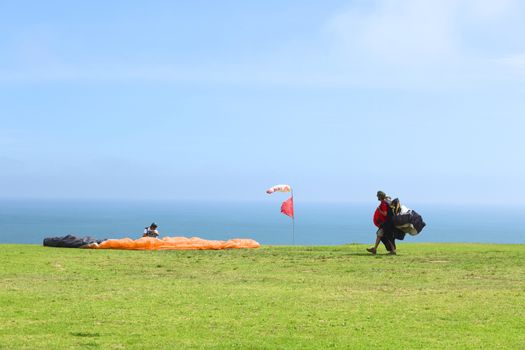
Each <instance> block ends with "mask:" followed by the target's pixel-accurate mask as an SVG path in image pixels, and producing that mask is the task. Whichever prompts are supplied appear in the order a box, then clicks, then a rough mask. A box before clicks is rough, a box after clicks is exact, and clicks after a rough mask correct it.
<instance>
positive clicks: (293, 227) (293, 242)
mask: <svg viewBox="0 0 525 350" xmlns="http://www.w3.org/2000/svg"><path fill="white" fill-rule="evenodd" d="M292 209H293V216H292V244H293V245H295V204H294V202H293V189H292Z"/></svg>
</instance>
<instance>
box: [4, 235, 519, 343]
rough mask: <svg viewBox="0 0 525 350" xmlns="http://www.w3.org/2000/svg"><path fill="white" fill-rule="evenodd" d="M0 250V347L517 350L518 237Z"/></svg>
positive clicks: (6, 248)
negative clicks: (392, 245)
mask: <svg viewBox="0 0 525 350" xmlns="http://www.w3.org/2000/svg"><path fill="white" fill-rule="evenodd" d="M364 248H365V246H363V245H344V246H333V247H304V246H298V247H263V248H261V249H256V250H229V251H100V250H82V249H63V248H62V249H60V248H46V247H40V246H32V245H0V281H1V283H0V310H1V311H0V349H330V348H336V349H519V348H523V347H524V344H525V245H488V244H401V245H400V246H399V248H398V253H399V255H398V256H387V255H378V256H371V255H368V254H367V253H366V252H365V250H364Z"/></svg>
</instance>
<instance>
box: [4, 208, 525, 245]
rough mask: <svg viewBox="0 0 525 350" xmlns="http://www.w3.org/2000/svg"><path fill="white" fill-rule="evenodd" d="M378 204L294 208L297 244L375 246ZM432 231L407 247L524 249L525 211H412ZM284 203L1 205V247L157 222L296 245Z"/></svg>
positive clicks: (175, 232)
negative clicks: (446, 244)
mask: <svg viewBox="0 0 525 350" xmlns="http://www.w3.org/2000/svg"><path fill="white" fill-rule="evenodd" d="M376 205H377V203H376V202H370V203H369V204H365V205H357V204H333V203H331V204H327V203H300V202H296V203H295V211H296V220H295V235H294V237H295V243H296V244H301V245H335V244H346V243H370V242H372V241H373V240H374V238H375V236H374V233H375V227H374V226H373V224H372V220H371V217H372V213H373V211H374V209H375V207H376ZM410 207H412V209H415V210H416V211H417V212H419V213H420V214H421V215H422V216H423V218H424V220H425V222H426V223H427V227H426V228H425V229H424V230H423V232H422V233H421V234H420V235H419V236H416V237H411V236H408V235H407V238H406V239H405V242H486V243H489V242H492V243H525V228H524V226H523V225H520V224H517V222H519V220H520V219H521V218H522V217H524V215H523V214H525V208H516V207H487V206H479V207H473V206H469V207H458V206H431V205H424V206H423V205H421V206H413V205H410ZM279 210H280V201H276V200H269V201H266V202H246V203H201V202H168V201H157V202H153V201H143V202H140V201H73V200H68V201H65V200H63V201H60V200H53V201H44V200H38V201H37V200H33V201H29V200H16V201H9V200H1V201H0V243H32V244H41V243H42V240H43V238H44V237H48V236H63V235H66V234H73V235H77V236H84V235H90V236H94V237H96V238H101V239H102V238H122V237H132V238H138V237H140V236H141V234H142V231H143V229H144V227H145V226H147V225H149V224H150V223H151V222H152V221H155V222H157V224H158V225H159V231H160V233H161V236H188V237H192V236H198V237H201V238H205V239H220V240H226V239H230V238H252V239H255V240H257V241H258V242H260V243H261V244H273V245H281V244H291V243H292V221H291V219H290V218H288V217H286V216H284V215H282V214H281V213H280V212H279Z"/></svg>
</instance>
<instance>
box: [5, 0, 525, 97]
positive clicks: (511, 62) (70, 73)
mask: <svg viewBox="0 0 525 350" xmlns="http://www.w3.org/2000/svg"><path fill="white" fill-rule="evenodd" d="M370 4H372V6H370ZM521 7H523V6H522V4H521V3H520V2H518V1H516V0H498V1H495V0H494V1H493V0H426V1H423V0H403V1H398V0H376V1H371V2H367V3H366V7H356V6H355V5H352V6H349V7H346V8H343V9H341V10H340V11H339V12H337V13H334V14H333V15H332V16H331V17H329V18H326V21H325V23H324V24H319V35H318V36H316V37H302V36H301V35H302V33H296V36H297V37H296V38H293V39H292V42H276V43H275V46H274V51H273V52H270V51H268V52H266V53H265V55H264V56H263V55H260V54H259V55H257V56H255V55H254V56H246V55H245V56H242V58H238V59H237V60H236V61H235V59H233V60H228V61H226V60H223V61H220V58H218V59H217V60H216V61H215V62H213V63H212V64H210V63H205V62H191V63H188V62H185V63H181V62H174V61H172V62H159V63H157V64H148V63H146V62H140V61H138V62H131V61H130V62H112V61H111V60H110V59H108V60H105V59H104V58H103V57H99V58H98V60H92V61H96V62H98V63H97V64H92V63H90V61H89V60H83V59H82V58H79V57H73V58H74V59H76V61H75V62H73V61H70V60H67V59H66V58H64V57H63V56H62V55H60V49H59V47H60V45H58V44H57V43H60V40H59V39H57V38H54V37H53V33H52V32H50V33H47V34H46V35H44V36H42V35H40V36H38V35H37V36H36V39H34V38H33V39H32V37H31V35H29V34H25V37H24V40H23V41H24V42H25V43H26V44H27V45H28V47H29V49H25V50H21V51H19V52H18V53H17V54H18V55H19V56H20V57H17V59H16V61H17V62H19V64H18V65H12V66H11V67H9V69H7V66H6V67H4V68H3V69H2V67H1V66H0V83H17V82H19V83H26V82H39V81H44V82H46V81H161V82H181V83H197V84H239V85H246V84H252V85H261V84H267V85H290V86H319V87H324V86H359V87H362V86H367V87H370V86H381V87H411V86H432V87H437V86H439V85H441V86H458V85H460V84H477V83H478V82H479V81H487V82H489V81H490V80H491V79H497V80H499V81H502V80H504V79H507V78H506V77H512V76H513V72H512V70H519V71H522V70H523V55H521V54H517V53H520V52H525V45H524V44H520V41H519V40H520V35H521V32H523V31H525V25H524V24H518V26H517V27H516V26H514V27H513V25H514V23H525V18H523V17H524V16H523V12H522V11H519V10H520V8H521ZM520 16H521V17H522V18H521V19H522V20H521V21H519V20H518V21H517V20H516V18H518V17H520ZM518 19H519V18H518ZM509 20H513V21H514V22H512V23H511V24H508V23H507V22H508V21H509ZM487 32H489V34H490V33H496V34H497V35H493V36H492V37H490V38H486V34H487ZM501 38H510V40H508V42H507V43H506V44H505V45H501V42H500V40H499V39H501ZM513 38H516V39H513ZM201 44H202V43H201ZM495 48H497V49H495ZM62 50H64V48H62ZM4 51H5V50H4ZM219 56H220V55H219ZM24 57H25V58H24ZM66 57H71V56H67V55H66ZM232 57H233V55H232ZM495 57H503V58H501V59H496V60H495V59H494V58H495ZM0 62H1V61H0ZM495 62H496V63H495ZM502 76H504V77H503V78H502ZM514 78H515V77H513V79H514Z"/></svg>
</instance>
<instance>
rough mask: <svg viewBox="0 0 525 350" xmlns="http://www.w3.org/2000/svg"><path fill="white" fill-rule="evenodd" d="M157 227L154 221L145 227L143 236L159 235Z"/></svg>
mask: <svg viewBox="0 0 525 350" xmlns="http://www.w3.org/2000/svg"><path fill="white" fill-rule="evenodd" d="M157 227H158V226H157V224H156V223H154V222H153V223H152V224H151V225H149V226H147V227H144V234H143V235H142V237H154V238H156V237H158V236H159V231H157Z"/></svg>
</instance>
